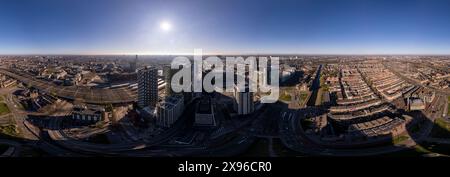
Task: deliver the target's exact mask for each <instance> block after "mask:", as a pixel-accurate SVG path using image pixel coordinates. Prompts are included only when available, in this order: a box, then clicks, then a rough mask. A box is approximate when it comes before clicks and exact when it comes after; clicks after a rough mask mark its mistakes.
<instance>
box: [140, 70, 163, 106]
mask: <svg viewBox="0 0 450 177" xmlns="http://www.w3.org/2000/svg"><path fill="white" fill-rule="evenodd" d="M157 102H158V70H157V69H156V68H154V67H148V66H147V67H145V68H140V69H139V70H138V106H140V107H142V108H143V107H146V106H151V107H155V106H156V103H157Z"/></svg>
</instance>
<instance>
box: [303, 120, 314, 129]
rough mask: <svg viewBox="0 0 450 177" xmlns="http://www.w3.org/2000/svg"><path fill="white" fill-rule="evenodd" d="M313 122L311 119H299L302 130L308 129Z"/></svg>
mask: <svg viewBox="0 0 450 177" xmlns="http://www.w3.org/2000/svg"><path fill="white" fill-rule="evenodd" d="M313 123H314V122H313V121H312V120H311V119H301V120H300V124H301V126H302V128H303V130H307V129H310V128H311V127H312V125H313Z"/></svg>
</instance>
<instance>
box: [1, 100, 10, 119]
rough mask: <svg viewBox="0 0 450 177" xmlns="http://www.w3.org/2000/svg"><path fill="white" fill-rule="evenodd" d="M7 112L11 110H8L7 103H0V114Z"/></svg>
mask: <svg viewBox="0 0 450 177" xmlns="http://www.w3.org/2000/svg"><path fill="white" fill-rule="evenodd" d="M9 113H11V111H10V110H9V108H8V105H6V104H5V103H0V116H1V115H5V114H9Z"/></svg>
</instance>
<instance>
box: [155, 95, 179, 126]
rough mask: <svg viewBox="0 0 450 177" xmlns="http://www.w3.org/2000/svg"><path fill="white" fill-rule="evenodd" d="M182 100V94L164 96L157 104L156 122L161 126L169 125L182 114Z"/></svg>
mask: <svg viewBox="0 0 450 177" xmlns="http://www.w3.org/2000/svg"><path fill="white" fill-rule="evenodd" d="M183 111H184V100H183V96H182V95H178V94H177V95H173V96H170V97H166V98H165V99H164V100H163V101H161V102H159V103H158V106H157V114H158V117H157V124H158V125H159V126H163V127H170V126H172V124H174V123H175V122H176V121H177V120H178V118H179V117H180V116H181V114H183Z"/></svg>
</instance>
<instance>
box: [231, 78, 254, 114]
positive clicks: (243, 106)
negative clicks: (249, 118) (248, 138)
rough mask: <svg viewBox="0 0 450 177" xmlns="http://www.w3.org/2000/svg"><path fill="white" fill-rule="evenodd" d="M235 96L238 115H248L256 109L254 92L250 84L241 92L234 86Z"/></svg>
mask: <svg viewBox="0 0 450 177" xmlns="http://www.w3.org/2000/svg"><path fill="white" fill-rule="evenodd" d="M234 98H235V99H236V105H235V108H236V111H237V113H238V115H247V114H251V113H252V112H253V111H254V104H253V92H251V91H250V88H249V87H248V85H246V86H245V89H244V90H243V92H240V91H239V88H238V87H237V86H236V87H234Z"/></svg>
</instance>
